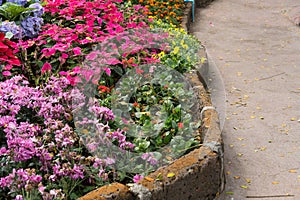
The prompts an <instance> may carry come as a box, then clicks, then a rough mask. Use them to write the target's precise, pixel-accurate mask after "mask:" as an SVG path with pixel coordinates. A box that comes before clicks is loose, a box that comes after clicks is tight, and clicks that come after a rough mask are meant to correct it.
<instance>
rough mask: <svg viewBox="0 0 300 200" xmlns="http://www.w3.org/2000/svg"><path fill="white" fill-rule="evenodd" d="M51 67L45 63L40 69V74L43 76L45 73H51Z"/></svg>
mask: <svg viewBox="0 0 300 200" xmlns="http://www.w3.org/2000/svg"><path fill="white" fill-rule="evenodd" d="M51 69H52V66H51V65H50V64H49V63H48V62H46V63H45V64H44V65H43V67H42V74H44V73H45V72H51Z"/></svg>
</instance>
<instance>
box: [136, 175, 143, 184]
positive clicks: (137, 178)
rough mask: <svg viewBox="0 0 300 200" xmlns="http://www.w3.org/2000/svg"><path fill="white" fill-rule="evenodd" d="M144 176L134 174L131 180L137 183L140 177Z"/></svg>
mask: <svg viewBox="0 0 300 200" xmlns="http://www.w3.org/2000/svg"><path fill="white" fill-rule="evenodd" d="M143 178H144V176H142V175H139V174H136V175H135V176H134V177H133V182H135V183H138V182H139V181H140V180H141V179H143Z"/></svg>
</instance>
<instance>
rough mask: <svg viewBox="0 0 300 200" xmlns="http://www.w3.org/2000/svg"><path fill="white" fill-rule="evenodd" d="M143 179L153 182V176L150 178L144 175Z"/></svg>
mask: <svg viewBox="0 0 300 200" xmlns="http://www.w3.org/2000/svg"><path fill="white" fill-rule="evenodd" d="M144 179H146V180H147V181H150V182H153V181H154V179H153V178H150V177H149V176H146V177H145V178H144Z"/></svg>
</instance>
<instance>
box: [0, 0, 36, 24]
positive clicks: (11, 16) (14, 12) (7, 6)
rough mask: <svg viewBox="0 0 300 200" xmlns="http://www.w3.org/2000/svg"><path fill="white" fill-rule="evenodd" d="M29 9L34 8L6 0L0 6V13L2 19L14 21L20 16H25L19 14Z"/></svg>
mask: <svg viewBox="0 0 300 200" xmlns="http://www.w3.org/2000/svg"><path fill="white" fill-rule="evenodd" d="M30 10H34V8H24V7H23V6H21V5H18V4H15V3H11V2H6V3H4V4H3V5H2V6H0V15H1V16H2V17H3V19H4V20H9V21H16V20H17V19H18V18H20V17H22V18H24V17H25V16H21V15H22V14H26V11H30ZM28 14H29V13H28Z"/></svg>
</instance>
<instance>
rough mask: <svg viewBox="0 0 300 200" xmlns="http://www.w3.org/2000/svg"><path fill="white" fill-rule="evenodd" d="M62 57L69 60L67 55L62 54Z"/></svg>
mask: <svg viewBox="0 0 300 200" xmlns="http://www.w3.org/2000/svg"><path fill="white" fill-rule="evenodd" d="M61 57H62V58H63V59H67V58H68V57H69V55H68V54H66V53H62V54H61Z"/></svg>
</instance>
